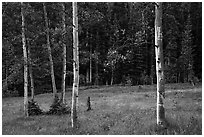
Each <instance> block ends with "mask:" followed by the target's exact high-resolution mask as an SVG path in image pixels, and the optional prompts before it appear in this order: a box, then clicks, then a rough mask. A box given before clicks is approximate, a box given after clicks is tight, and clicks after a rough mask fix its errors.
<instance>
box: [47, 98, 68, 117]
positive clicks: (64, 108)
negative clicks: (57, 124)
mask: <svg viewBox="0 0 204 137" xmlns="http://www.w3.org/2000/svg"><path fill="white" fill-rule="evenodd" d="M46 114H48V115H62V114H71V108H70V107H69V106H68V105H67V104H66V103H63V102H62V100H61V99H59V97H58V95H56V96H55V98H54V100H53V103H52V105H51V106H50V110H49V111H48V112H46Z"/></svg>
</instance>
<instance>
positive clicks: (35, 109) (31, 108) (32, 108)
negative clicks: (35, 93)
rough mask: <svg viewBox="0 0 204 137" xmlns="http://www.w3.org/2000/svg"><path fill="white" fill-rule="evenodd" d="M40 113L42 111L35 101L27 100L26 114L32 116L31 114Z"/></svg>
mask: <svg viewBox="0 0 204 137" xmlns="http://www.w3.org/2000/svg"><path fill="white" fill-rule="evenodd" d="M41 114H43V111H42V110H41V109H40V107H39V105H38V104H37V102H36V101H34V100H33V99H32V100H30V101H28V115H29V116H33V115H41Z"/></svg>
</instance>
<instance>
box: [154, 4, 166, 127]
mask: <svg viewBox="0 0 204 137" xmlns="http://www.w3.org/2000/svg"><path fill="white" fill-rule="evenodd" d="M162 37H163V36H162V3H161V2H158V3H157V4H156V6H155V54H156V74H157V124H158V125H162V124H163V122H164V120H165V112H164V105H163V98H164V93H165V91H164V60H163V45H162Z"/></svg>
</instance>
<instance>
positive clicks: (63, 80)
mask: <svg viewBox="0 0 204 137" xmlns="http://www.w3.org/2000/svg"><path fill="white" fill-rule="evenodd" d="M61 5H62V11H63V13H62V26H63V41H64V42H63V68H62V69H63V70H62V71H63V74H62V97H61V99H62V102H63V103H64V101H65V88H66V86H65V79H66V66H67V65H66V44H65V41H66V40H65V35H66V24H65V21H66V20H65V5H64V4H63V3H62V4H61Z"/></svg>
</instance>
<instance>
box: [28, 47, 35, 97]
mask: <svg viewBox="0 0 204 137" xmlns="http://www.w3.org/2000/svg"><path fill="white" fill-rule="evenodd" d="M28 60H29V75H30V88H31V99H32V100H34V96H35V95H34V94H35V90H34V79H33V70H32V61H31V53H30V45H28Z"/></svg>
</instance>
